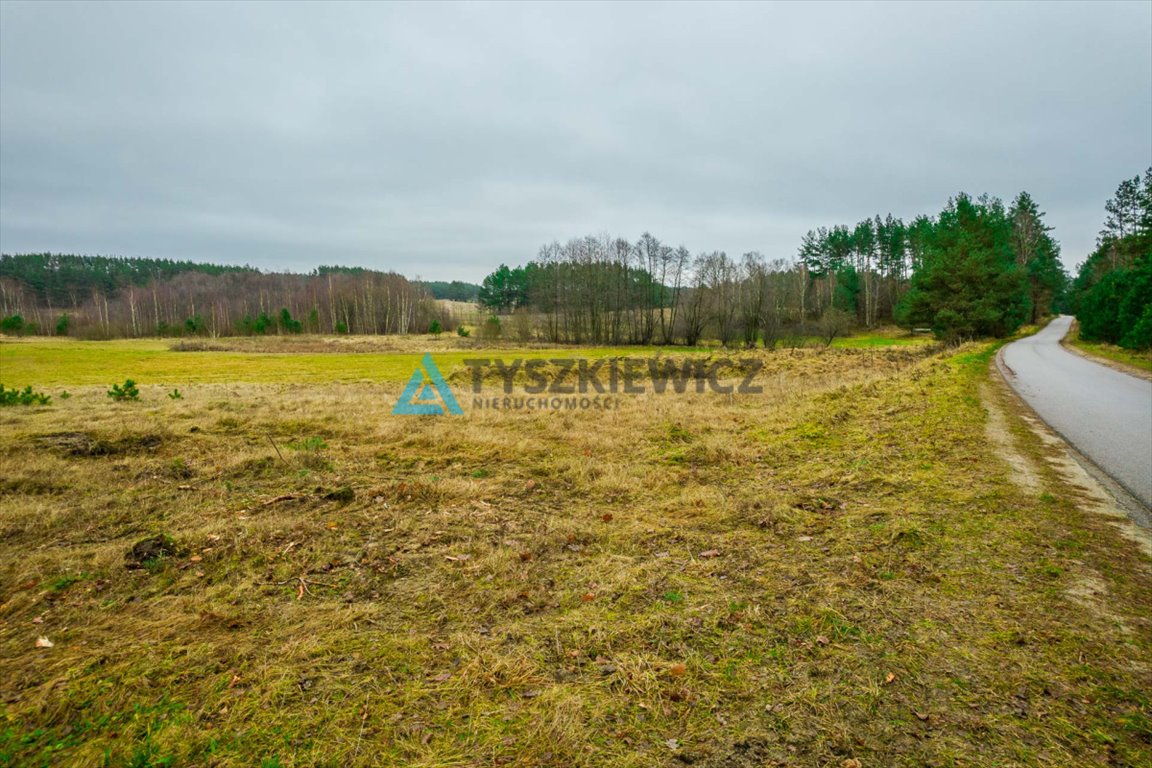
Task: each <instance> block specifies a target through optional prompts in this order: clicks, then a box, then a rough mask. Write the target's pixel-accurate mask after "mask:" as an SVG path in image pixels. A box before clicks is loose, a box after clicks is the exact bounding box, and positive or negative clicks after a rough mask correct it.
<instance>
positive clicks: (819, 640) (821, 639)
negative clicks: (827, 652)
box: [816, 635, 828, 645]
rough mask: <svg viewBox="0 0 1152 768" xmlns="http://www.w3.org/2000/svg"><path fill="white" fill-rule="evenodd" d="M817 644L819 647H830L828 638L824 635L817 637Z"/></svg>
mask: <svg viewBox="0 0 1152 768" xmlns="http://www.w3.org/2000/svg"><path fill="white" fill-rule="evenodd" d="M816 644H817V645H828V638H827V637H825V636H824V635H816Z"/></svg>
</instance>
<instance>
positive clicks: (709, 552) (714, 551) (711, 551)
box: [700, 549, 720, 557]
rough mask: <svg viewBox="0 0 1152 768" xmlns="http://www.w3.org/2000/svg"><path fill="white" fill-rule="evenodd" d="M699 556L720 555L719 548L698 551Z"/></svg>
mask: <svg viewBox="0 0 1152 768" xmlns="http://www.w3.org/2000/svg"><path fill="white" fill-rule="evenodd" d="M700 557H720V550H718V549H707V550H705V551H703V552H701V553H700Z"/></svg>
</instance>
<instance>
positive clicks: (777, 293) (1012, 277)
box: [479, 192, 1067, 347]
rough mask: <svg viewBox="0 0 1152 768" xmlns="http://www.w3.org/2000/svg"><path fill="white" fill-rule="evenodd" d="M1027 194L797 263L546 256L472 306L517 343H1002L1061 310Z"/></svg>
mask: <svg viewBox="0 0 1152 768" xmlns="http://www.w3.org/2000/svg"><path fill="white" fill-rule="evenodd" d="M1059 256H1060V249H1059V245H1058V244H1057V243H1056V241H1055V240H1054V239H1053V237H1052V236H1051V227H1049V226H1048V225H1047V224H1046V223H1045V222H1044V214H1043V213H1042V212H1041V211H1040V210H1039V208H1038V206H1037V205H1036V203H1035V201H1034V200H1033V199H1032V198H1031V196H1030V195H1028V194H1027V193H1026V192H1022V193H1021V194H1020V195H1018V196H1017V197H1016V199H1015V200H1013V202H1012V204H1011V205H1010V206H1005V205H1004V204H1003V203H1002V202H1001V201H1000V200H998V199H996V198H993V197H988V196H983V197H980V198H978V199H973V198H972V197H970V196H968V195H966V194H959V195H957V196H956V197H954V198H953V199H951V200H949V201H948V204H947V205H946V206H945V208H944V209H943V210H942V211H941V212H940V213H939V214H937V215H935V216H927V215H922V216H917V217H916V218H915V219H913V220H912V221H911V222H909V223H905V222H903V221H902V220H901V219H899V218H895V217H893V216H892V215H891V214H889V215H888V216H885V217H883V218H881V217H880V216H875V217H872V218H868V219H864V220H863V221H861V222H859V223H857V224H856V225H854V226H846V225H838V226H833V227H821V228H818V229H814V230H811V231H809V232H808V233H807V234H805V235H804V237H803V239H802V241H801V243H800V246H799V249H798V251H797V254H796V257H795V258H792V259H782V258H775V259H770V258H767V257H765V256H764V255H763V254H761V253H759V252H757V251H751V252H748V253H745V254H743V255H741V256H740V257H738V258H734V257H731V256H729V255H728V254H727V253H725V252H724V251H705V252H701V253H697V254H695V255H693V254H691V253H690V252H689V251H688V249H687V248H685V247H684V246H677V247H673V246H671V245H669V244H666V243H663V242H661V241H660V240H659V239H658V238H656V237H655V236H653V235H651V234H650V233H645V234H644V235H642V236H641V237H640V238H639V239H638V240H637V241H635V242H630V241H628V240H626V239H622V238H613V237H611V236H608V235H601V236H588V237H583V238H577V239H572V240H569V241H568V242H566V243H563V244H561V243H559V242H553V243H550V244H547V245H545V246H543V247H542V248H541V249H540V251H539V254H538V256H537V258H536V259H535V260H533V261H531V262H529V263H528V264H526V265H524V266H520V267H515V268H510V267H508V266H507V265H504V264H502V265H500V266H499V267H498V268H497V269H496V270H495V271H494V272H492V273H491V274H490V275H488V276H487V277H486V278H485V279H484V281H483V283H482V284H481V286H480V293H479V299H480V303H481V304H482V305H483V306H485V307H487V308H488V309H489V310H491V311H493V312H494V313H497V314H498V315H509V316H510V323H504V324H503V325H504V326H505V327H507V326H509V325H510V327H511V328H512V332H513V333H515V334H516V335H517V336H518V337H521V338H522V339H531V338H540V339H543V340H546V341H550V342H563V343H577V344H578V343H608V344H621V343H631V344H652V343H660V344H674V343H683V344H688V345H694V344H696V343H698V342H699V341H700V340H701V339H703V338H711V339H716V340H719V341H720V342H721V343H722V344H724V345H732V344H743V345H745V346H755V345H757V344H762V345H764V346H766V347H772V346H775V345H776V343H778V342H779V341H781V340H782V339H784V338H786V337H802V336H805V335H810V334H818V335H822V334H831V335H833V336H834V335H835V334H836V333H837V332H839V331H842V330H844V329H845V328H846V327H848V326H850V325H855V326H862V327H873V326H876V325H882V324H891V323H899V324H901V325H905V326H908V327H913V328H914V327H923V328H928V329H931V330H932V331H933V332H934V333H935V334H936V335H937V336H938V337H940V338H944V339H949V340H959V339H963V338H973V337H978V336H1004V335H1007V334H1010V333H1012V332H1013V331H1015V330H1016V329H1017V328H1018V327H1019V326H1020V325H1021V324H1023V323H1024V322H1028V321H1034V320H1036V319H1037V318H1038V317H1039V316H1040V315H1044V314H1048V313H1049V312H1051V311H1052V310H1053V309H1054V308H1055V307H1056V306H1057V305H1058V304H1059V303H1060V302H1062V301H1063V299H1064V295H1065V289H1066V285H1067V275H1066V274H1065V272H1064V269H1063V267H1062V266H1061V263H1060V258H1059Z"/></svg>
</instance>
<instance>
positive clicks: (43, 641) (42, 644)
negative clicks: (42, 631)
mask: <svg viewBox="0 0 1152 768" xmlns="http://www.w3.org/2000/svg"><path fill="white" fill-rule="evenodd" d="M54 645H56V643H54V642H52V641H51V640H49V639H48V638H46V637H44V636H40V637H38V638H36V647H37V648H51V647H52V646H54Z"/></svg>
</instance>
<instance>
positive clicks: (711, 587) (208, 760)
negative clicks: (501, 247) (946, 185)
mask: <svg viewBox="0 0 1152 768" xmlns="http://www.w3.org/2000/svg"><path fill="white" fill-rule="evenodd" d="M218 343H219V344H221V346H224V347H229V346H230V345H232V344H233V342H232V341H226V342H218ZM244 343H249V342H245V341H243V340H239V341H236V342H235V344H236V345H242V344H244ZM300 343H302V344H303V343H305V342H300ZM307 343H309V344H314V343H320V342H317V341H310V342H307ZM323 343H328V342H323ZM331 343H350V344H351V343H361V342H358V341H355V340H340V341H332V342H331ZM364 343H365V344H367V342H364ZM168 346H169V345H168V343H167V342H102V343H92V344H78V343H58V342H45V341H35V342H18V343H5V344H3V345H0V381H3V382H4V383H5V384H6V385H19V386H23V385H25V384H33V385H35V386H36V387H37V388H42V387H47V388H49V392H50V393H56V394H58V390H59V388H65V387H66V388H68V389H69V391H70V392H71V393H72V396H71V397H70V398H68V399H60V398H59V397H57V398H56V399H54V400H53V402H52V404H51V405H49V406H47V407H30V408H8V409H4V410H3V411H0V620H2V623H0V694H2V702H3V703H2V704H0V716H2V719H0V765H31V766H39V765H79V766H86V765H92V766H97V765H117V766H118V765H128V766H161V765H182V766H186V765H188V766H312V765H332V766H337V765H365V766H429V767H431V766H505V765H507V766H557V767H559V766H565V767H567V766H635V767H637V768H639V767H640V766H676V765H685V764H691V765H695V766H704V767H705V768H720V767H721V766H735V767H736V768H745V766H748V767H751V766H764V765H790V766H793V765H794V766H836V767H837V768H859V767H860V766H865V767H869V768H870V767H871V766H928V765H930V766H954V765H955V766H960V765H963V766H1008V765H1048V766H1071V765H1078V766H1079V765H1085V766H1091V765H1097V766H1115V765H1128V766H1140V765H1148V764H1150V763H1152V701H1150V694H1149V691H1152V605H1150V601H1149V598H1148V596H1149V595H1150V594H1152V560H1150V559H1149V558H1148V556H1147V555H1145V554H1143V553H1142V552H1141V551H1140V550H1139V548H1138V546H1137V545H1136V544H1134V543H1133V542H1131V541H1130V540H1129V539H1126V538H1124V537H1123V536H1121V535H1120V533H1119V532H1118V530H1117V528H1116V527H1115V526H1114V525H1113V523H1112V521H1111V520H1109V519H1108V518H1105V517H1103V516H1100V515H1096V514H1093V513H1090V512H1087V511H1085V495H1084V493H1085V492H1084V490H1083V489H1081V488H1077V487H1074V486H1071V485H1069V484H1067V483H1066V482H1065V481H1063V480H1061V479H1060V477H1058V476H1057V475H1056V474H1055V472H1054V471H1053V470H1052V469H1051V468H1050V466H1049V464H1048V463H1047V461H1046V458H1047V456H1048V454H1049V453H1051V452H1052V451H1053V450H1054V449H1053V448H1051V447H1050V446H1047V445H1046V444H1045V443H1043V442H1042V441H1040V440H1039V439H1038V438H1037V437H1036V436H1034V435H1033V433H1031V432H1030V431H1028V430H1027V429H1026V428H1025V427H1024V426H1023V424H1022V423H1021V421H1020V420H1019V419H1018V418H1017V417H1016V416H1015V415H1014V411H1013V407H1012V405H1011V403H1010V401H1009V399H1008V395H1006V394H1005V392H1004V390H1003V389H1002V388H999V387H996V386H994V385H993V384H991V383H990V382H989V373H988V363H989V360H990V358H991V355H992V353H993V351H994V348H993V347H992V346H991V345H969V346H966V347H963V348H960V349H959V350H952V351H949V352H944V351H940V350H937V349H936V348H935V347H932V346H930V345H927V344H924V343H922V342H919V341H918V340H917V341H916V342H915V343H914V344H910V345H907V344H906V345H903V346H897V345H879V346H874V345H872V344H871V343H860V342H857V343H856V345H855V346H856V348H851V347H834V348H831V349H804V350H791V351H777V352H773V353H767V352H763V351H759V352H756V353H748V354H755V356H756V357H758V358H760V359H761V360H762V361H763V363H764V367H763V369H762V370H761V372H760V373H759V375H758V377H757V383H759V384H760V385H761V386H762V387H763V392H762V393H760V394H747V395H720V394H710V393H702V394H697V393H694V392H688V393H684V394H680V395H664V396H658V395H656V394H653V393H651V392H649V393H647V394H644V395H635V396H628V397H624V398H622V400H621V404H620V407H619V408H618V409H615V410H610V411H570V412H564V411H561V412H548V413H531V412H490V411H475V412H469V413H467V414H466V415H465V416H461V417H448V416H445V417H397V416H391V415H390V411H391V407H392V404H393V403H395V402H396V398H397V396H398V394H399V392H400V388H401V386H402V382H403V380H404V379H406V378H407V376H408V375H409V374H410V372H411V370H412V365H413V364H414V362H415V360H416V359H417V358H418V357H419V351H421V350H417V349H416V348H415V347H414V346H413V347H405V348H400V347H397V348H394V349H382V348H380V349H370V348H368V347H367V346H365V347H362V348H361V351H357V352H352V353H347V354H333V353H332V352H328V351H316V350H314V349H313V350H308V349H307V348H305V347H300V348H295V349H294V350H279V351H255V350H251V351H244V350H240V349H232V348H225V349H217V350H215V351H213V350H211V349H209V350H207V351H199V352H175V351H170V350H169V348H168ZM424 346H426V347H429V348H431V349H432V350H433V351H434V352H435V353H436V359H437V361H438V363H440V366H441V369H442V370H444V371H445V373H446V374H448V375H449V378H450V380H452V381H458V380H459V375H460V373H461V370H460V368H461V366H460V360H461V359H462V358H463V357H464V356H468V355H471V356H475V355H476V351H475V350H472V351H469V350H467V349H463V348H460V347H458V346H456V342H455V341H451V342H448V341H445V342H444V348H442V349H441V348H437V347H435V346H434V344H433V343H429V344H427V345H424ZM497 354H504V355H506V356H509V357H512V356H522V357H524V356H530V355H536V354H539V355H543V356H556V350H529V351H527V352H522V351H517V350H505V351H504V352H496V351H493V350H484V351H483V356H486V357H491V356H496V355H497ZM570 354H572V355H575V354H577V353H575V352H572V353H570ZM581 354H587V355H588V356H616V355H632V356H635V355H638V354H641V352H639V351H638V350H636V349H635V348H628V349H624V350H612V349H598V350H592V351H584V350H582V351H581ZM668 354H674V355H681V354H693V355H714V356H720V355H723V354H724V353H721V352H717V351H716V350H706V351H705V350H700V351H695V352H689V353H684V352H683V351H679V352H672V351H669V352H668ZM454 355H455V356H458V357H453V356H454ZM741 356H742V357H743V356H745V355H741ZM126 377H133V378H135V379H136V380H137V381H140V382H142V383H143V386H142V388H141V389H142V392H143V395H142V401H141V402H138V403H113V402H111V401H110V400H109V399H108V398H107V397H106V396H105V394H104V390H105V389H106V388H107V385H108V384H110V383H112V382H113V381H121V380H123V379H124V378H126ZM172 386H179V387H180V389H181V391H182V392H183V393H184V397H183V399H179V400H171V399H169V398H167V397H166V396H165V393H166V391H167V390H168V389H169V388H170V387H172ZM461 400H462V402H464V403H465V405H466V407H467V402H466V398H461ZM989 414H992V417H991V418H990V416H989ZM993 423H995V424H996V425H998V427H997V428H998V429H999V430H1000V433H1002V434H1000V437H999V438H998V441H991V440H990V438H989V434H990V433H989V429H990V425H991V424H993ZM1023 465H1027V466H1028V467H1030V469H1029V471H1028V477H1029V480H1028V482H1022V481H1021V480H1020V477H1019V475H1020V467H1021V466H1023ZM158 536H159V537H167V538H163V539H159V540H157V541H156V542H154V544H153V545H152V546H151V548H150V549H149V548H142V547H139V546H137V545H138V543H139V542H141V541H142V540H146V539H149V538H151V537H158ZM40 638H44V639H46V640H47V641H49V642H50V643H51V644H52V645H51V647H39V646H44V645H46V644H45V643H42V642H39V639H40Z"/></svg>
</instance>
